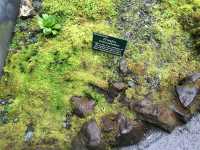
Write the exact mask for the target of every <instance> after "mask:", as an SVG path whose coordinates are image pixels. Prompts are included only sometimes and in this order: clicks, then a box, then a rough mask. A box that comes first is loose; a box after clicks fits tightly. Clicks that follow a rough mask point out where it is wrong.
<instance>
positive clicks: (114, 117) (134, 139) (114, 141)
mask: <svg viewBox="0 0 200 150" xmlns="http://www.w3.org/2000/svg"><path fill="white" fill-rule="evenodd" d="M101 127H102V132H103V135H104V141H106V142H105V143H107V144H109V145H111V146H113V147H122V146H129V145H133V144H135V143H138V142H139V141H140V140H141V139H142V138H143V136H144V132H145V130H144V126H143V124H142V123H141V122H137V121H133V120H130V119H128V118H127V117H125V116H124V115H123V114H121V113H118V114H108V115H106V116H103V117H102V119H101ZM107 137H109V138H107Z"/></svg>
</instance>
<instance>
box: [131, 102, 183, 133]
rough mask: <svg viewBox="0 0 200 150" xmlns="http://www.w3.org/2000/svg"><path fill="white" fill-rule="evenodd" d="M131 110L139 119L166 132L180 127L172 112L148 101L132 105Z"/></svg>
mask: <svg viewBox="0 0 200 150" xmlns="http://www.w3.org/2000/svg"><path fill="white" fill-rule="evenodd" d="M131 108H132V109H133V110H134V111H135V112H136V113H137V115H138V117H139V119H141V120H143V121H145V122H148V123H151V124H153V125H156V126H158V127H160V128H162V129H164V130H166V131H168V132H171V131H172V130H173V129H174V128H175V127H176V126H178V125H180V120H179V119H178V118H177V116H176V114H175V113H174V111H172V110H171V109H169V108H167V107H166V106H164V105H156V104H153V103H152V102H151V101H150V100H143V101H139V102H136V103H132V106H131Z"/></svg>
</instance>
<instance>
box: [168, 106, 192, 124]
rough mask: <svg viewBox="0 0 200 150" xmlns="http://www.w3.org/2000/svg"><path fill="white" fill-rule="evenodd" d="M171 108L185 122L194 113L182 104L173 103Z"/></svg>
mask: <svg viewBox="0 0 200 150" xmlns="http://www.w3.org/2000/svg"><path fill="white" fill-rule="evenodd" d="M171 109H172V110H173V111H174V112H175V114H176V115H177V117H178V118H179V119H180V120H181V121H183V122H184V123H187V122H188V121H190V119H191V118H192V114H191V113H190V111H189V110H188V109H187V108H183V107H182V105H178V104H176V105H173V106H172V107H171Z"/></svg>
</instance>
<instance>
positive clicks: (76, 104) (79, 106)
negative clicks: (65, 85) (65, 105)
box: [71, 96, 95, 118]
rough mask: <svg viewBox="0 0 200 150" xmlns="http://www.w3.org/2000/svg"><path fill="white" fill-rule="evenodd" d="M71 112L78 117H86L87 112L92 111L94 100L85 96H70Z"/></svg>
mask: <svg viewBox="0 0 200 150" xmlns="http://www.w3.org/2000/svg"><path fill="white" fill-rule="evenodd" d="M71 103H72V107H73V112H74V113H75V114H76V115H77V116H79V117H81V118H82V117H86V116H87V115H88V114H89V113H91V112H92V111H94V108H95V101H94V100H90V99H88V98H87V97H79V96H73V97H72V98H71Z"/></svg>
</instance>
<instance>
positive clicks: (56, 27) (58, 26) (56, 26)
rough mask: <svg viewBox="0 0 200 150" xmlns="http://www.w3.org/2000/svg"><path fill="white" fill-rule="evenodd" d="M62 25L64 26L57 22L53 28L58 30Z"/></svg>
mask: <svg viewBox="0 0 200 150" xmlns="http://www.w3.org/2000/svg"><path fill="white" fill-rule="evenodd" d="M61 27H62V26H61V25H60V24H58V23H57V24H56V25H55V26H54V27H53V28H54V29H57V30H60V29H61Z"/></svg>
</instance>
